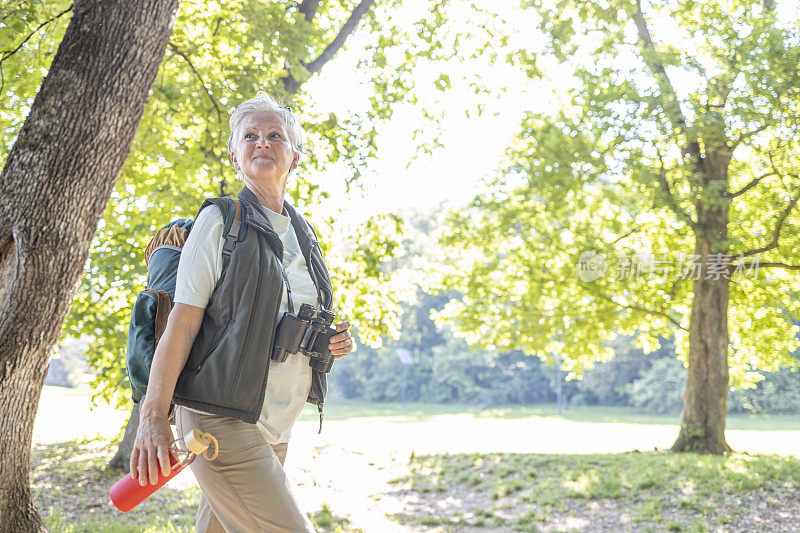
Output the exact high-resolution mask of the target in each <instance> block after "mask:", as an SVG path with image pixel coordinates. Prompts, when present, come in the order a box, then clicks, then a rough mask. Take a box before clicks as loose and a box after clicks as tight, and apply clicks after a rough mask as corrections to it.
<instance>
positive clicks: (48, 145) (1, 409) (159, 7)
mask: <svg viewBox="0 0 800 533" xmlns="http://www.w3.org/2000/svg"><path fill="white" fill-rule="evenodd" d="M177 5H178V0H140V1H137V2H127V1H124V0H104V1H88V0H87V1H78V2H76V3H75V6H74V9H73V14H72V19H71V21H70V24H69V26H68V28H67V30H66V33H65V34H64V38H63V40H62V42H61V45H60V46H59V49H58V52H57V54H56V56H55V58H54V59H53V63H52V65H51V67H50V71H49V73H48V75H47V77H46V78H45V79H44V81H43V82H42V86H41V87H40V89H39V92H38V94H37V96H36V99H35V100H34V103H33V105H32V107H31V110H30V113H29V114H28V117H27V118H26V120H25V123H24V125H23V126H22V128H21V130H20V132H19V135H18V137H17V141H16V142H15V143H14V146H13V148H12V149H11V152H10V153H9V155H8V159H7V160H6V164H5V167H4V168H3V170H2V173H0V390H2V394H0V455H1V456H2V458H3V459H2V461H0V532H6V531H8V532H26V531H43V530H44V526H43V523H42V520H41V518H40V516H39V514H38V512H37V511H36V508H35V506H34V501H33V498H32V494H31V490H30V486H29V470H30V446H31V435H32V430H33V421H34V416H35V414H36V407H37V404H38V401H39V396H40V394H41V390H42V385H43V383H44V377H45V374H46V371H47V366H48V358H49V355H50V353H51V350H52V347H53V345H54V344H55V343H56V341H57V340H58V337H59V334H60V331H61V326H62V324H63V322H64V319H65V318H66V314H67V311H68V310H69V306H70V303H71V300H72V294H73V292H74V289H75V287H76V283H77V282H78V281H79V279H80V277H81V274H82V272H83V268H84V263H85V261H86V258H87V255H88V250H89V244H90V242H91V239H92V236H93V235H94V233H95V230H96V228H97V223H98V221H99V219H100V216H101V214H102V213H103V209H104V208H105V205H106V203H107V201H108V198H109V196H110V194H111V190H112V188H113V185H114V182H115V181H116V178H117V175H118V174H119V171H120V168H121V167H122V164H123V162H124V161H125V158H126V157H127V155H128V150H129V148H130V143H131V140H132V139H133V135H134V134H135V132H136V127H137V125H138V122H139V120H140V118H141V115H142V112H143V110H144V105H145V103H146V102H147V99H148V92H149V90H150V87H151V86H152V84H153V80H154V79H155V76H156V72H157V70H158V66H159V64H160V63H161V60H162V58H163V55H164V50H165V48H166V45H167V41H168V39H169V36H170V33H171V26H172V20H173V16H174V14H175V10H176V8H177ZM64 415H65V417H68V416H69V413H65V414H64Z"/></svg>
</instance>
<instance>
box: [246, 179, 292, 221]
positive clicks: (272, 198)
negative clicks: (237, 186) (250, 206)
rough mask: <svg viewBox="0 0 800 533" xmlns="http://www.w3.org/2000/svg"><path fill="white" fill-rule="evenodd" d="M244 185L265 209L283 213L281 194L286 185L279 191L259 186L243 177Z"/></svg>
mask: <svg viewBox="0 0 800 533" xmlns="http://www.w3.org/2000/svg"><path fill="white" fill-rule="evenodd" d="M244 182H245V185H246V186H247V188H248V189H250V191H251V192H252V193H253V194H254V195H255V196H256V198H258V201H259V202H260V203H261V205H263V206H264V207H266V208H267V209H269V210H271V211H273V212H275V213H281V214H283V195H284V191H285V190H286V185H284V186H283V187H281V190H280V191H277V190H273V189H272V188H271V187H265V186H259V185H258V184H257V183H255V182H253V180H251V179H250V178H247V177H246V178H245V179H244Z"/></svg>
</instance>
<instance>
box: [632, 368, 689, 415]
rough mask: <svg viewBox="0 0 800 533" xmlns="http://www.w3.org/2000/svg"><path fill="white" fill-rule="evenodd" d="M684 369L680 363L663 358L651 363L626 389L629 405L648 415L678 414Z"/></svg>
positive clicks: (680, 406) (680, 405)
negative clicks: (648, 368) (650, 366)
mask: <svg viewBox="0 0 800 533" xmlns="http://www.w3.org/2000/svg"><path fill="white" fill-rule="evenodd" d="M685 384H686V368H684V366H683V363H681V362H680V361H678V360H676V359H673V358H668V357H665V358H663V359H659V360H657V361H656V362H655V363H653V366H652V368H651V369H650V370H648V371H647V372H645V373H644V375H642V377H641V378H639V379H637V380H636V381H634V382H633V383H631V384H629V385H628V386H627V387H626V392H627V393H628V396H629V398H630V400H629V402H630V405H632V406H634V407H638V408H639V409H641V410H643V411H645V412H648V413H657V414H670V413H673V414H674V413H680V412H681V408H682V407H683V396H682V393H683V388H684V386H685Z"/></svg>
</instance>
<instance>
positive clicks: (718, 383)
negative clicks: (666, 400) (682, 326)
mask: <svg viewBox="0 0 800 533" xmlns="http://www.w3.org/2000/svg"><path fill="white" fill-rule="evenodd" d="M729 161H730V159H729V157H727V156H718V155H717V154H715V153H713V152H709V155H708V156H707V158H706V160H705V165H706V167H705V168H707V169H708V170H709V171H710V174H711V175H712V176H715V178H716V179H713V180H704V186H705V187H706V190H707V192H709V193H710V196H711V199H710V201H706V202H705V204H700V205H699V207H698V208H697V211H698V216H697V218H698V222H699V223H700V224H699V225H700V227H701V228H703V230H702V231H699V232H697V233H696V234H695V252H694V253H695V254H696V256H698V261H699V263H700V265H701V268H700V269H699V274H698V275H697V276H696V277H695V280H694V284H693V292H694V298H693V300H692V313H691V316H690V318H689V369H688V376H687V380H686V389H685V390H684V392H683V411H682V412H681V429H680V433H679V434H678V438H677V440H676V441H675V443H674V444H673V445H672V451H674V452H696V453H710V454H723V453H726V452H730V451H732V450H731V448H730V446H728V443H727V442H726V440H725V419H726V416H727V412H728V386H729V385H728V340H729V337H728V303H729V285H730V268H729V267H724V265H726V264H729V263H730V259H729V258H727V253H728V245H727V242H726V239H727V236H728V201H727V200H724V199H723V197H722V196H723V193H724V192H725V191H726V190H727V168H728V162H729ZM715 254H722V255H721V256H720V255H717V256H716V257H715ZM714 265H716V266H718V267H720V268H722V267H724V270H725V273H724V274H720V273H719V271H715V269H714Z"/></svg>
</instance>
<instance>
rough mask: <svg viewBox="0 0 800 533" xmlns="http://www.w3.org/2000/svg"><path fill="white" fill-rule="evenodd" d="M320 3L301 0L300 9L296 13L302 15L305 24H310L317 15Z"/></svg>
mask: <svg viewBox="0 0 800 533" xmlns="http://www.w3.org/2000/svg"><path fill="white" fill-rule="evenodd" d="M320 3H321V0H303V1H302V2H300V7H298V8H297V12H298V13H302V14H303V17H304V18H305V19H306V22H311V21H312V20H314V16H315V15H316V14H317V9H319V5H320Z"/></svg>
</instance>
